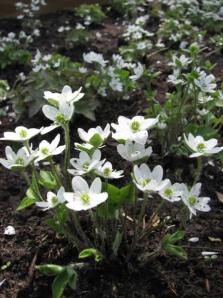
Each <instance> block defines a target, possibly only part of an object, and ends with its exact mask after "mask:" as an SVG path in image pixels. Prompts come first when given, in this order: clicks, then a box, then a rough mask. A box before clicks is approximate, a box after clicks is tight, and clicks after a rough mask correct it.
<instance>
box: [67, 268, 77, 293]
mask: <svg viewBox="0 0 223 298" xmlns="http://www.w3.org/2000/svg"><path fill="white" fill-rule="evenodd" d="M66 270H67V274H68V277H69V282H68V285H69V287H71V289H73V290H75V289H76V288H77V272H76V271H75V270H74V269H73V268H72V267H71V266H67V267H66Z"/></svg>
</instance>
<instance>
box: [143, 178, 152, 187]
mask: <svg viewBox="0 0 223 298" xmlns="http://www.w3.org/2000/svg"><path fill="white" fill-rule="evenodd" d="M150 182H151V179H144V180H143V182H142V186H146V185H147V184H149V183H150Z"/></svg>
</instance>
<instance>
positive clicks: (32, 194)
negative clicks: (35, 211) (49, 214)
mask: <svg viewBox="0 0 223 298" xmlns="http://www.w3.org/2000/svg"><path fill="white" fill-rule="evenodd" d="M26 195H27V197H29V198H31V199H33V200H36V201H37V199H38V198H37V197H36V194H35V192H34V191H33V189H32V188H31V187H29V188H28V189H27V191H26Z"/></svg>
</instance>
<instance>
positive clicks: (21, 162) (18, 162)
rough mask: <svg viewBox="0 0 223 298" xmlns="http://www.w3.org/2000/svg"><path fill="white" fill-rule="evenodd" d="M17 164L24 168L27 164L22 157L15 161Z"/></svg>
mask: <svg viewBox="0 0 223 298" xmlns="http://www.w3.org/2000/svg"><path fill="white" fill-rule="evenodd" d="M15 164H16V165H19V166H24V164H25V162H24V159H23V158H22V157H18V158H17V159H16V161H15Z"/></svg>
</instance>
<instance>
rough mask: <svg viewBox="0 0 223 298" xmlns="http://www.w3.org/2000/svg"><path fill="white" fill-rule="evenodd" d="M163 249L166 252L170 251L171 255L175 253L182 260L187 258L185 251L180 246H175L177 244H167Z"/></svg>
mask: <svg viewBox="0 0 223 298" xmlns="http://www.w3.org/2000/svg"><path fill="white" fill-rule="evenodd" d="M163 249H164V250H165V251H166V252H168V253H170V254H172V255H176V256H177V257H179V258H182V259H184V260H186V259H187V252H186V251H185V249H183V247H181V246H177V245H173V244H168V245H166V246H165V248H163Z"/></svg>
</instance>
